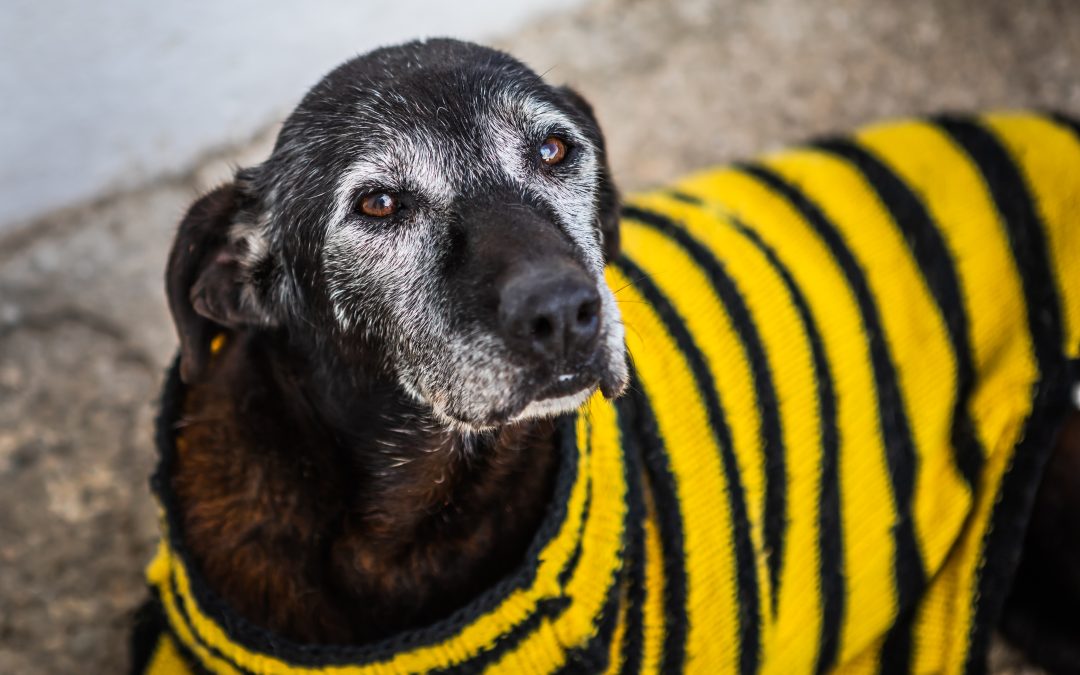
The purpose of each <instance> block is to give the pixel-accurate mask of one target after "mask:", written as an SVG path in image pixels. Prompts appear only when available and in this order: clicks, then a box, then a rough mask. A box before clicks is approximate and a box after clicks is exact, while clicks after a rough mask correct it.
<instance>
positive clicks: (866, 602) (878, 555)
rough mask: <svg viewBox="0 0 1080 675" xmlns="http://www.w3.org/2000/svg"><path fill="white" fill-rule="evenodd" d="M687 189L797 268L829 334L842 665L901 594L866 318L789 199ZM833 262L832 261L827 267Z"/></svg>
mask: <svg viewBox="0 0 1080 675" xmlns="http://www.w3.org/2000/svg"><path fill="white" fill-rule="evenodd" d="M681 189H683V190H684V191H686V192H688V193H690V194H692V195H695V196H698V197H700V198H702V199H703V200H705V201H708V202H711V203H718V204H723V205H724V206H725V207H726V208H727V209H729V210H730V211H731V212H732V213H733V214H735V215H736V216H737V217H739V219H740V220H742V221H743V222H745V223H747V224H749V225H750V226H751V227H752V228H753V229H755V230H756V231H757V232H758V233H759V234H760V235H761V237H762V239H763V240H765V241H766V242H768V243H769V244H770V245H771V246H772V247H773V248H774V249H775V250H776V252H777V256H778V257H779V258H780V260H781V261H783V263H784V264H785V265H786V266H787V268H788V269H789V270H790V271H791V275H792V277H793V278H794V280H795V283H796V285H797V286H799V288H800V289H802V291H803V293H804V294H805V296H806V300H807V304H808V305H809V307H810V311H811V313H812V314H813V316H814V319H815V321H816V323H817V326H818V328H819V329H820V331H821V335H822V340H823V342H824V348H825V351H826V357H827V360H828V361H829V363H831V364H842V367H840V368H834V371H835V372H834V373H833V375H834V377H835V378H836V380H835V384H836V399H837V400H836V403H837V417H838V426H839V435H840V492H841V504H842V509H841V511H842V517H841V520H842V522H843V529H844V537H843V538H844V568H845V574H846V579H847V584H848V585H847V596H846V600H847V602H846V606H847V607H857V608H859V615H858V617H853V616H852V615H851V613H850V612H847V613H846V620H845V621H844V625H843V630H842V634H841V640H840V650H839V660H840V661H841V662H843V661H844V660H846V659H847V658H850V657H851V656H852V655H854V654H857V653H859V652H861V651H863V649H865V647H866V646H867V645H868V644H869V643H870V642H871V641H872V640H873V639H875V637H876V636H878V635H881V633H882V632H883V631H884V630H885V628H886V627H887V626H888V625H889V624H890V622H891V620H892V617H893V615H894V614H895V612H896V593H895V588H894V587H893V578H894V577H893V555H894V544H893V539H892V533H891V525H892V522H893V521H894V519H895V517H896V516H895V513H894V512H893V509H892V504H891V503H890V502H889V500H883V499H881V498H880V495H885V494H890V491H891V486H890V483H889V478H888V474H887V473H886V468H885V460H884V454H883V449H882V442H881V433H880V429H879V428H878V417H877V406H876V390H875V386H874V377H873V373H872V371H871V369H870V361H869V354H868V353H867V344H866V339H865V334H864V332H863V326H862V320H861V316H860V314H859V311H858V307H857V305H856V303H855V299H854V297H853V295H852V291H851V289H850V288H849V287H848V285H847V282H846V281H845V279H844V277H843V274H842V273H841V271H840V270H839V269H838V268H837V267H836V265H835V263H833V262H832V259H831V255H830V253H829V251H828V249H827V248H826V247H825V245H824V244H823V242H822V241H821V240H820V239H819V237H818V236H817V235H816V234H815V233H814V232H813V231H812V229H811V228H810V226H809V225H808V224H807V223H805V222H804V221H803V219H802V218H801V217H800V216H799V214H798V213H797V212H796V211H795V210H794V209H793V208H792V207H791V205H790V204H789V203H788V202H787V201H786V200H785V199H783V198H782V197H781V196H779V195H777V194H774V193H773V192H772V191H771V190H769V189H768V188H767V187H765V186H764V185H762V184H761V183H760V182H758V181H757V180H754V179H752V178H750V177H749V176H747V175H745V174H742V173H739V172H736V171H732V170H722V171H716V172H713V173H709V174H701V175H698V176H694V177H691V178H690V179H689V180H687V181H686V182H684V183H682V184H681ZM823 261H829V264H823Z"/></svg>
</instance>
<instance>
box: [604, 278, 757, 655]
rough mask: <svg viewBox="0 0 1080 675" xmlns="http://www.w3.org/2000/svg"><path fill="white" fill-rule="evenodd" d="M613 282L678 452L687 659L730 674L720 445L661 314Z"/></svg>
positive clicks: (733, 612)
mask: <svg viewBox="0 0 1080 675" xmlns="http://www.w3.org/2000/svg"><path fill="white" fill-rule="evenodd" d="M608 284H609V285H610V286H611V288H613V289H620V290H619V291H618V292H617V293H616V296H615V297H616V299H617V301H618V302H619V303H620V305H619V306H620V309H621V310H622V312H623V321H624V323H625V324H626V328H627V346H628V347H629V349H630V353H631V354H632V355H633V360H634V365H635V367H636V368H637V372H638V374H639V376H640V378H641V385H642V389H643V390H644V393H645V394H646V395H647V396H649V399H650V401H651V402H652V403H653V404H654V405H655V414H656V421H657V426H658V428H659V432H660V435H661V437H662V438H663V439H664V443H665V444H666V445H667V447H668V448H670V449H672V452H670V453H669V455H668V460H669V462H670V465H671V470H672V472H673V473H674V475H675V477H676V489H677V495H678V501H679V506H680V513H681V516H682V522H683V530H684V547H685V550H684V553H685V566H686V577H687V579H686V582H687V605H688V607H687V612H688V632H689V635H688V638H687V649H686V658H687V663H688V664H693V663H695V662H696V663H699V664H709V668H710V669H714V672H731V671H732V670H733V669H734V668H735V667H736V654H737V649H736V647H735V645H736V644H737V643H736V640H737V638H738V631H737V626H738V618H737V601H736V599H735V595H734V587H733V585H732V583H731V580H732V579H734V578H735V577H734V573H735V570H734V566H733V560H732V550H733V549H732V542H731V539H730V537H731V529H732V528H731V522H730V514H729V513H728V510H727V508H726V505H725V504H724V503H723V501H722V495H723V494H724V492H723V491H724V490H725V489H726V486H725V485H724V481H723V473H722V469H721V466H720V461H719V449H718V448H717V447H716V443H715V441H714V439H713V435H712V431H711V429H710V427H709V424H708V419H707V417H706V414H705V410H704V407H703V405H702V403H701V401H700V400H698V398H697V396H696V386H695V384H694V378H693V376H692V374H691V372H690V368H689V366H688V365H687V363H686V360H685V357H684V356H683V355H682V353H681V352H680V351H679V350H678V348H677V347H676V345H675V344H674V341H673V340H672V338H671V336H670V335H668V334H667V332H666V331H665V330H664V328H663V324H662V323H661V321H660V319H659V317H657V316H656V314H655V312H654V310H653V309H652V308H651V307H649V306H648V305H647V304H646V303H645V301H644V299H643V298H642V297H641V295H640V294H639V293H638V292H637V290H636V289H635V288H634V287H633V286H632V285H631V284H630V280H629V279H627V278H626V277H625V276H623V275H622V274H621V273H620V272H619V271H617V270H614V269H611V268H609V270H608ZM673 553H674V552H673ZM691 667H692V666H691Z"/></svg>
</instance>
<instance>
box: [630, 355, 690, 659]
mask: <svg viewBox="0 0 1080 675" xmlns="http://www.w3.org/2000/svg"><path fill="white" fill-rule="evenodd" d="M625 398H627V399H629V400H630V402H631V404H632V409H633V411H634V416H633V418H632V419H633V426H634V429H635V432H636V434H635V435H636V437H637V438H638V439H639V440H640V443H641V446H640V450H641V458H642V460H643V462H644V464H645V470H646V472H647V474H648V477H649V481H648V485H647V489H649V490H651V491H652V497H653V504H654V505H655V507H656V525H657V529H658V530H659V535H660V544H661V546H662V549H663V561H662V564H663V566H664V644H663V655H662V657H661V659H660V672H662V673H678V672H682V669H683V664H684V661H685V659H686V638H687V635H688V626H687V617H688V616H689V608H688V606H687V604H686V601H687V595H686V548H685V546H684V536H683V523H682V511H681V510H680V509H681V507H680V504H679V494H678V488H677V486H676V482H675V476H674V475H673V474H672V473H671V466H670V464H669V463H668V456H667V449H666V448H665V447H664V441H663V439H662V438H661V437H660V431H659V427H658V426H657V423H656V415H655V413H654V412H653V409H652V405H651V404H650V403H649V397H648V396H647V395H646V392H645V391H644V390H643V389H642V387H641V379H640V378H639V377H638V374H637V370H636V369H634V368H633V367H632V366H631V369H630V386H629V388H628V389H627V394H626V396H625Z"/></svg>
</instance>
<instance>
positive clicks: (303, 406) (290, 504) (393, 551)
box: [172, 335, 557, 643]
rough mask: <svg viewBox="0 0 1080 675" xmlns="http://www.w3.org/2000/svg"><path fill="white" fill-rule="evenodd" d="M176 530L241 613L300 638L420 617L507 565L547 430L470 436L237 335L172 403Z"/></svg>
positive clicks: (374, 379)
mask: <svg viewBox="0 0 1080 675" xmlns="http://www.w3.org/2000/svg"><path fill="white" fill-rule="evenodd" d="M180 426H181V429H180V432H179V439H180V445H179V447H180V451H179V453H178V455H179V456H178V460H177V462H176V472H175V475H174V476H173V477H172V484H173V486H174V489H175V490H176V493H177V497H178V504H179V508H180V509H181V522H182V523H183V524H184V538H185V543H186V545H187V546H188V547H189V548H190V549H191V551H192V553H193V554H194V558H195V559H196V560H197V561H198V563H199V564H200V566H201V567H202V571H203V573H204V574H205V575H206V577H207V579H208V581H209V583H210V585H211V586H212V587H213V588H214V590H215V591H216V592H217V593H218V594H219V595H221V596H223V597H224V598H225V599H226V600H227V601H228V602H229V603H230V604H231V605H232V606H233V607H234V608H235V609H236V610H237V611H238V612H239V613H241V614H242V615H244V616H246V617H247V618H248V619H250V620H252V621H254V622H255V623H257V624H259V625H262V626H264V627H266V628H269V629H271V630H273V631H275V632H277V633H280V634H283V635H284V636H286V637H289V638H292V639H296V640H299V641H304V642H318V643H327V642H338V643H340V642H355V641H366V640H371V639H376V638H379V637H383V636H385V635H387V634H390V633H393V632H395V631H399V630H401V629H403V628H408V627H411V626H416V625H422V624H423V623H426V622H430V621H432V620H434V619H437V618H439V617H441V616H445V615H447V614H448V613H449V612H451V611H453V610H454V609H455V608H457V607H459V606H461V605H462V604H464V603H465V602H466V601H467V600H468V599H470V598H471V597H474V596H475V595H476V594H478V593H479V592H480V591H482V590H483V588H484V587H486V586H488V585H490V584H491V583H492V582H493V581H495V580H497V579H498V578H499V577H501V576H502V575H503V574H504V573H506V572H507V571H509V570H510V569H512V567H513V566H514V565H515V564H517V563H518V562H520V561H521V559H522V556H523V554H524V552H525V550H526V548H527V546H528V542H529V541H530V540H531V537H532V535H533V533H534V532H535V530H536V529H537V527H538V525H539V522H540V519H541V517H542V515H543V513H544V511H545V508H546V505H547V502H548V500H549V497H550V491H551V483H552V476H553V474H554V469H555V466H556V463H557V462H556V458H555V456H554V451H553V442H552V436H553V433H554V432H553V425H552V424H551V423H548V422H536V423H529V424H521V425H515V426H509V427H505V428H502V429H499V430H496V431H494V432H490V433H488V434H485V435H482V436H478V435H467V434H462V433H460V432H457V431H454V430H452V429H450V428H449V427H447V426H446V425H445V424H441V423H439V422H437V421H436V420H435V419H434V417H433V416H432V415H431V413H430V412H428V411H426V410H424V409H423V408H422V407H421V406H419V405H417V404H416V403H414V402H412V401H411V400H409V398H408V397H407V396H406V395H405V394H403V393H402V392H401V391H400V390H399V389H398V388H397V387H396V386H394V385H393V383H392V382H389V381H388V380H387V379H386V378H383V377H380V376H379V375H377V374H371V373H349V374H348V375H347V376H343V375H342V374H341V369H340V367H339V366H338V365H337V364H325V363H324V364H322V365H320V364H318V363H312V362H310V361H307V360H304V359H301V358H298V357H297V356H296V354H295V353H294V352H293V350H291V349H290V348H289V346H288V345H287V343H285V342H284V341H283V340H280V339H276V338H274V337H272V336H266V335H261V336H257V337H252V336H246V337H245V336H234V337H233V338H232V339H231V340H230V341H229V343H228V344H227V345H226V346H225V347H224V348H223V349H222V350H221V351H220V353H219V354H218V355H217V356H216V357H215V359H214V362H213V363H212V364H211V367H210V368H209V369H208V372H207V373H206V374H205V376H204V377H203V378H202V379H201V380H200V381H199V382H197V383H194V384H192V385H191V386H190V387H189V389H188V391H187V395H186V400H185V405H184V418H183V419H182V420H181V423H180Z"/></svg>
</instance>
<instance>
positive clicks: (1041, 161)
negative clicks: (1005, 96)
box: [136, 114, 1080, 675]
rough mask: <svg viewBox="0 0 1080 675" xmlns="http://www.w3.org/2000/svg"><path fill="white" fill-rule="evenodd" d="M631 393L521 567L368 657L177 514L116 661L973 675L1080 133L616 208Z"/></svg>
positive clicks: (1049, 337) (983, 139)
mask: <svg viewBox="0 0 1080 675" xmlns="http://www.w3.org/2000/svg"><path fill="white" fill-rule="evenodd" d="M624 216H625V217H624V219H623V225H622V228H623V229H622V239H623V248H624V253H623V255H622V257H620V258H619V259H618V260H616V261H614V262H613V264H612V265H610V266H609V269H608V283H609V284H610V285H611V287H612V289H613V290H615V297H616V298H617V300H618V301H619V303H620V308H621V310H622V313H623V319H624V322H625V325H626V328H627V346H628V348H629V351H630V354H631V356H632V363H633V382H632V386H631V390H630V393H629V394H628V395H627V396H624V397H623V398H622V399H620V400H618V401H616V402H609V401H605V400H604V399H603V398H601V397H596V398H594V399H593V400H591V401H590V402H589V403H588V404H587V405H586V407H585V408H584V409H583V410H582V412H581V413H579V414H578V415H576V416H574V417H573V418H567V419H565V420H563V422H562V424H561V427H560V431H559V432H558V434H557V437H558V442H557V445H558V451H559V452H560V468H559V475H558V478H557V485H556V490H555V498H554V499H553V502H552V503H551V504H550V505H549V509H548V512H547V514H546V516H545V520H544V522H543V524H542V526H541V528H540V530H539V531H538V532H537V534H536V535H535V539H534V540H533V542H532V545H531V548H530V549H529V552H528V556H527V559H526V560H525V562H524V563H523V564H522V565H521V566H520V568H519V569H517V570H516V571H515V572H514V573H513V574H511V575H510V576H509V577H507V578H504V579H502V580H501V581H499V582H498V583H496V584H494V585H493V586H492V587H491V588H490V589H489V590H488V591H486V592H485V593H484V594H482V595H481V596H480V597H477V598H476V599H475V600H474V601H473V602H471V603H470V604H469V605H467V606H466V607H464V608H462V609H461V610H460V611H459V612H457V613H456V614H454V615H453V616H451V617H450V618H448V619H447V620H444V621H440V622H438V623H436V624H433V625H431V626H428V627H426V628H424V629H422V630H416V631H412V632H408V633H404V634H401V635H398V636H395V637H393V638H391V639H389V640H385V641H383V642H380V643H377V644H371V645H363V646H350V647H310V646H303V645H297V644H291V643H289V642H287V641H284V640H281V639H279V638H277V637H275V636H273V635H270V634H268V633H266V632H265V631H263V630H261V629H259V628H257V627H254V626H251V625H249V624H248V623H246V622H245V621H244V620H243V619H241V618H239V617H237V616H236V615H235V614H233V613H232V612H231V611H230V610H229V608H228V607H224V606H222V604H221V602H220V601H219V600H217V599H216V598H215V597H214V595H213V592H212V591H211V590H210V589H208V588H207V587H206V586H205V583H204V582H203V581H202V580H201V578H200V576H199V573H198V570H197V569H196V568H194V567H193V566H192V565H191V563H190V560H189V559H188V557H187V554H186V553H185V550H184V547H183V537H182V533H181V532H180V531H179V524H178V522H177V521H176V518H175V511H174V509H172V508H171V503H172V497H171V495H170V493H169V490H168V481H167V480H163V479H161V476H167V475H168V471H169V467H170V465H171V461H172V459H171V458H172V454H173V452H174V449H173V439H172V438H171V435H170V434H171V432H170V431H169V430H170V429H171V428H172V427H171V420H172V419H173V416H175V414H176V411H177V409H178V407H179V401H180V399H181V398H182V396H183V392H182V387H181V385H180V384H179V380H178V379H177V377H176V375H175V373H173V375H172V376H171V377H170V380H169V382H168V384H167V386H166V394H165V401H164V412H163V415H162V420H161V423H160V425H159V445H160V446H161V451H162V465H161V468H160V469H159V480H158V481H157V485H156V487H157V490H158V496H159V498H160V500H161V502H162V504H163V506H164V518H163V521H164V526H165V535H164V536H163V537H162V543H161V545H160V550H159V553H158V555H157V557H156V558H155V560H154V562H153V563H152V564H151V565H150V568H149V573H148V576H149V581H150V584H151V587H152V590H153V592H154V597H155V600H154V602H153V604H152V605H151V606H150V607H149V608H148V609H147V612H148V614H147V616H146V620H145V621H144V622H143V623H142V624H140V626H141V633H140V636H137V642H138V641H141V644H142V646H141V648H140V649H138V650H137V651H138V654H139V658H138V661H139V663H137V664H136V666H137V669H142V670H143V671H144V672H150V673H166V672H188V670H187V669H188V668H189V665H188V664H190V663H193V662H197V663H198V664H199V666H200V667H201V668H204V669H205V670H208V671H212V672H215V673H325V674H342V675H344V674H346V673H349V674H352V673H356V674H361V673H405V672H420V671H429V670H436V671H455V672H456V671H469V672H472V671H479V670H485V669H492V670H497V671H502V672H515V673H517V672H551V671H559V670H573V671H595V672H600V671H610V672H631V673H633V672H639V671H646V672H657V671H663V672H677V671H680V670H686V671H692V672H702V673H756V672H769V673H784V674H787V673H810V672H822V671H832V670H836V671H840V672H874V671H882V672H924V673H931V672H932V673H959V672H978V671H981V670H983V669H984V668H985V656H986V652H987V646H988V642H989V637H990V634H991V631H992V629H993V627H994V626H995V624H996V622H997V620H998V618H999V615H1000V612H1001V608H1002V603H1003V600H1004V593H1005V592H1006V590H1007V587H1008V584H1009V581H1010V578H1011V576H1012V574H1013V571H1014V569H1015V565H1016V562H1017V556H1018V553H1019V550H1020V545H1021V541H1022V537H1023V532H1024V528H1025V524H1026V521H1027V519H1028V516H1029V512H1030V508H1031V503H1032V498H1033V494H1034V491H1035V488H1036V486H1037V484H1038V480H1039V476H1040V473H1041V471H1042V467H1043V465H1044V463H1045V460H1046V459H1047V456H1048V454H1049V451H1050V446H1051V445H1052V438H1053V434H1054V432H1055V430H1056V429H1057V428H1058V426H1059V424H1060V422H1061V420H1062V418H1063V416H1064V414H1065V413H1066V411H1067V410H1068V407H1069V396H1070V391H1071V387H1072V386H1073V384H1074V380H1075V375H1076V373H1075V372H1074V370H1073V369H1074V367H1075V366H1074V364H1073V362H1074V360H1075V359H1077V357H1078V351H1080V278H1078V276H1080V127H1077V126H1076V125H1075V124H1073V123H1070V122H1068V121H1066V120H1064V119H1061V118H1051V117H1043V116H1037V115H1030V114H998V115H989V116H985V117H980V118H977V119H967V118H940V119H935V120H929V121H904V122H899V123H892V124H889V125H884V126H877V127H871V128H868V129H865V130H863V131H861V132H858V133H857V134H855V135H853V136H851V137H846V138H840V139H834V140H826V141H821V142H818V143H815V144H812V145H810V146H807V147H805V148H802V149H798V150H795V151H790V152H784V153H781V154H777V155H774V156H770V157H767V158H765V159H763V160H761V161H759V162H754V163H744V164H738V165H734V166H731V167H724V168H720V169H716V170H710V171H706V172H703V173H700V174H697V175H694V176H691V177H690V178H688V179H686V180H683V181H681V182H679V183H678V184H676V185H675V186H674V187H673V188H671V189H666V190H661V191H656V192H652V193H648V194H644V195H640V196H637V197H635V198H634V199H632V200H630V202H629V205H628V206H627V207H626V208H625V214H624Z"/></svg>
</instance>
